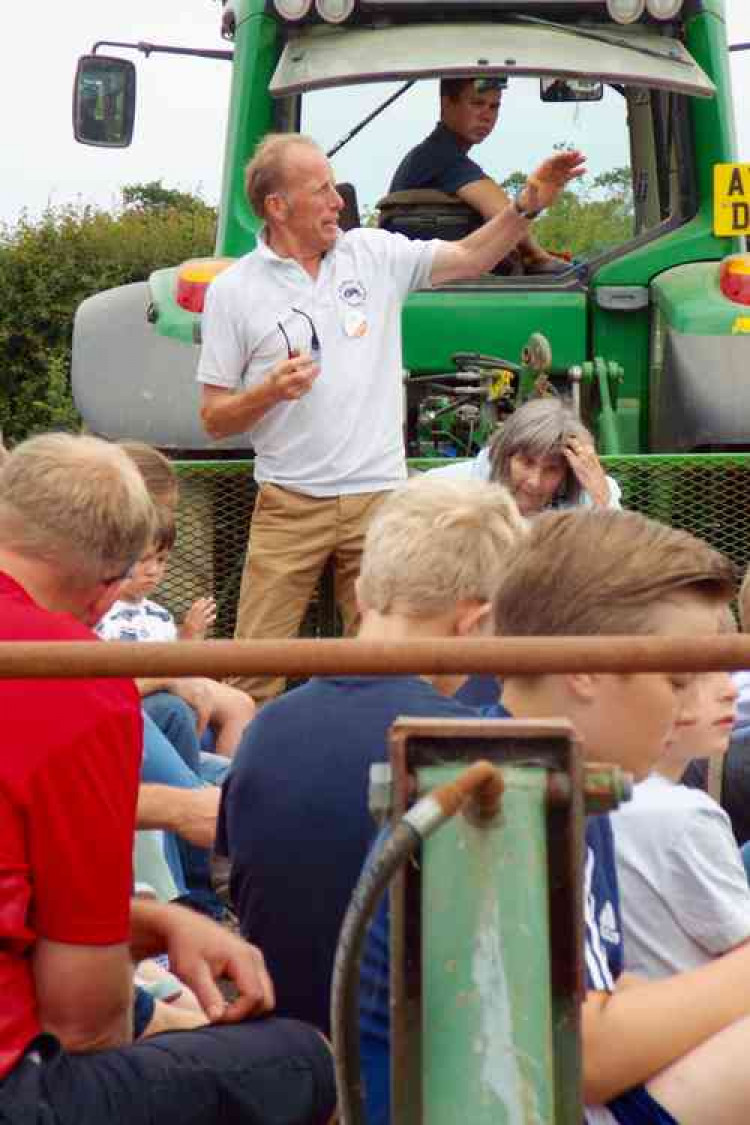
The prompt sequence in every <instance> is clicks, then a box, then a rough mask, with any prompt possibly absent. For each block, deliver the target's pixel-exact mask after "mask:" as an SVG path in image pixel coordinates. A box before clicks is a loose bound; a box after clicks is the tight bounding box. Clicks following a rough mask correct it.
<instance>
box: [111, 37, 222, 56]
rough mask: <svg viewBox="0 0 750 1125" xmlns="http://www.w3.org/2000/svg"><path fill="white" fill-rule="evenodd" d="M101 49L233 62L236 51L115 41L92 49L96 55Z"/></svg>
mask: <svg viewBox="0 0 750 1125" xmlns="http://www.w3.org/2000/svg"><path fill="white" fill-rule="evenodd" d="M100 47H122V48H125V49H126V50H128V51H140V52H141V54H143V55H145V56H146V58H148V56H149V55H152V54H153V55H156V54H161V55H194V56H196V57H198V58H201V59H224V60H226V61H227V62H231V61H232V59H233V58H234V51H215V50H209V49H208V48H203V47H167V46H163V45H162V44H160V43H121V42H118V41H117V40H115V39H99V40H98V41H97V42H96V43H94V46H93V47H92V48H91V54H92V55H95V54H96V52H97V51H98V50H99V48H100Z"/></svg>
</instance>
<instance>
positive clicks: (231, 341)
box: [197, 228, 440, 496]
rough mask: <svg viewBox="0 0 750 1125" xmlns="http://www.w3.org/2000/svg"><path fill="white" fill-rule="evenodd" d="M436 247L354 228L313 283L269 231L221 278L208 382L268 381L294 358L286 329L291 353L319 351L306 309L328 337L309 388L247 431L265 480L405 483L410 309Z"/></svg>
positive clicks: (209, 323)
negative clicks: (405, 331) (271, 243)
mask: <svg viewBox="0 0 750 1125" xmlns="http://www.w3.org/2000/svg"><path fill="white" fill-rule="evenodd" d="M439 245H440V243H439V241H438V240H434V241H431V242H420V241H416V240H410V239H407V238H405V237H404V236H403V235H400V234H391V233H389V232H386V231H381V230H370V229H365V228H357V229H355V230H351V231H348V232H347V233H346V234H339V237H338V239H337V241H336V244H335V246H334V247H333V249H332V250H330V251H328V253H326V254H325V255H324V257H323V260H322V262H321V265H320V270H319V271H318V276H317V278H315V279H313V278H311V277H310V275H309V274H308V273H307V272H306V271H305V270H304V269H303V268H302V266H300V265H299V263H298V262H296V261H295V260H294V259H292V258H280V257H278V255H277V254H275V253H274V252H273V251H272V250H271V249H269V247H268V246H267V244H266V242H265V240H264V238H263V237H262V234H261V236H260V237H259V240H258V245H257V247H256V249H255V250H253V251H252V252H251V253H250V254H247V255H245V257H243V258H240V259H239V261H238V262H236V263H235V264H234V265H232V266H230V267H229V269H227V270H225V271H224V272H223V273H221V274H219V276H218V277H217V278H216V280H215V281H213V282H212V284H211V286H210V287H209V290H208V293H207V295H206V307H205V312H204V315H203V347H202V350H201V357H200V361H199V364H198V376H197V377H198V381H199V382H201V383H207V384H209V385H212V386H217V387H227V388H231V389H235V388H243V389H244V388H247V387H253V386H257V385H259V384H260V383H262V382H263V381H264V379H265V378H266V377H267V376H268V373H269V372H270V370H271V369H272V368H273V367H274V366H275V365H276V364H277V363H279V362H280V361H281V360H283V359H286V358H287V354H288V353H287V343H286V339H285V338H284V333H286V336H287V337H288V339H289V343H290V345H291V347H292V349H293V350H296V351H300V352H308V353H309V352H310V351H311V346H312V343H313V341H312V328H311V326H310V322H309V321H308V320H307V319H306V317H309V318H310V320H311V321H312V323H313V325H314V328H315V334H316V336H317V339H318V341H319V344H320V360H319V362H320V374H319V376H318V378H317V379H316V380H315V383H314V384H313V387H312V389H311V391H310V392H309V393H308V394H306V395H303V397H302V398H300V399H297V400H295V401H290V402H282V403H279V404H278V405H277V406H274V407H272V409H271V410H269V411H268V413H267V414H266V415H265V416H264V417H263V418H262V419H261V420H260V421H259V422H258V423H256V425H255V426H253V427H252V429H251V430H250V431H249V433H250V437H251V440H252V443H253V448H254V450H255V458H256V460H255V479H256V480H257V481H258V482H259V483H262V482H264V481H271V482H273V483H274V484H279V485H282V486H283V487H284V488H289V489H292V490H293V491H296V492H302V493H305V494H306V495H309V496H337V495H341V494H342V493H356V492H379V491H383V490H385V489H390V488H393V487H395V486H396V485H398V484H399V483H400V482H401V481H403V480H404V479H405V477H406V465H405V458H404V445H403V429H402V427H403V392H402V359H401V306H402V304H403V302H404V300H405V298H406V296H407V294H408V293H409V292H410V290H412V289H420V288H425V287H427V286H429V284H430V273H431V270H432V262H433V258H434V255H435V250H436V248H437V247H438V246H439ZM295 310H300V311H299V312H296V311H295ZM302 314H306V315H302ZM282 329H283V332H282Z"/></svg>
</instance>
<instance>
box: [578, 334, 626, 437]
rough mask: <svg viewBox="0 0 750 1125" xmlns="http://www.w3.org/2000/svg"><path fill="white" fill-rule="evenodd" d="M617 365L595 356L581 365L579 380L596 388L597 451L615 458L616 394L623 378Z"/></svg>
mask: <svg viewBox="0 0 750 1125" xmlns="http://www.w3.org/2000/svg"><path fill="white" fill-rule="evenodd" d="M624 374H625V373H624V370H623V368H622V367H621V366H620V364H619V363H614V362H612V361H611V360H606V359H602V357H601V356H596V357H595V358H594V359H593V361H589V360H587V361H586V362H585V363H582V364H581V380H582V382H583V383H584V384H588V385H589V386H592V385H593V386H594V387H596V389H597V391H598V394H599V416H598V428H599V449H600V452H601V453H602V454H609V455H610V456H613V457H616V456H617V455H618V454H619V453H620V452H621V450H620V435H619V433H618V430H617V417H616V409H617V394H618V391H619V388H620V384H621V383H622V380H623V377H624Z"/></svg>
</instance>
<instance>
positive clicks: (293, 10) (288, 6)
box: [273, 0, 312, 22]
mask: <svg viewBox="0 0 750 1125" xmlns="http://www.w3.org/2000/svg"><path fill="white" fill-rule="evenodd" d="M273 6H274V8H275V9H276V11H277V12H278V13H279V15H280V16H281V18H282V19H283V20H290V21H292V22H296V21H297V20H303V19H304V18H305V16H306V15H307V14H308V12H309V11H310V9H311V8H312V0H273Z"/></svg>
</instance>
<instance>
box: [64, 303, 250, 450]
mask: <svg viewBox="0 0 750 1125" xmlns="http://www.w3.org/2000/svg"><path fill="white" fill-rule="evenodd" d="M150 304H151V290H150V287H149V284H148V283H147V282H135V283H133V284H132V285H121V286H118V287H117V288H115V289H107V290H105V291H104V292H102V293H96V294H95V295H94V296H93V297H89V298H88V299H87V300H85V301H83V302H82V304H81V305H79V307H78V309H77V311H76V315H75V320H74V324H73V352H72V364H71V381H72V389H73V397H74V400H75V404H76V407H77V409H78V411H79V412H80V414H81V416H82V417H83V420H84V422H85V423H86V425H87V426H88V428H89V429H90V430H92V431H93V432H94V433H97V434H101V435H102V436H103V437H107V438H111V439H119V438H126V437H127V438H138V439H140V440H141V441H146V442H149V443H150V444H152V445H156V446H158V447H159V448H160V449H169V450H174V451H178V450H179V451H185V452H202V451H208V450H211V451H220V450H222V451H223V450H234V449H242V450H247V449H248V448H249V441H248V440H247V438H245V437H244V436H243V435H240V436H239V437H232V438H227V439H225V440H223V441H221V442H216V441H213V440H212V439H211V438H209V437H208V435H207V434H206V433H205V432H204V431H203V429H202V427H201V423H200V417H199V407H200V387H199V385H198V383H196V381H195V372H196V368H197V365H198V351H199V349H198V347H197V346H196V345H195V344H186V343H182V342H180V341H177V340H174V339H170V338H169V337H166V336H162V335H159V334H158V333H157V332H156V330H155V329H154V327H153V325H152V324H150V323H149V320H148V315H149V308H150Z"/></svg>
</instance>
